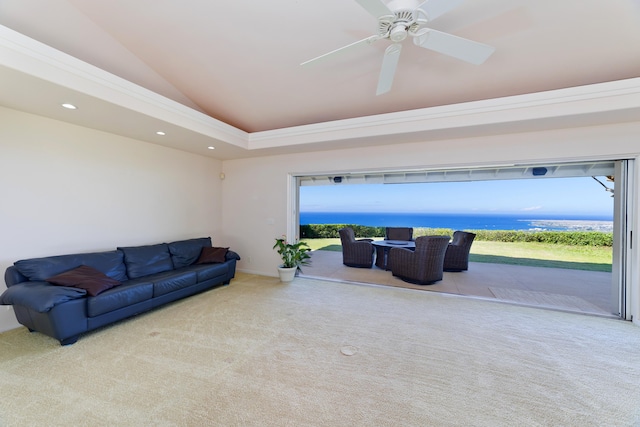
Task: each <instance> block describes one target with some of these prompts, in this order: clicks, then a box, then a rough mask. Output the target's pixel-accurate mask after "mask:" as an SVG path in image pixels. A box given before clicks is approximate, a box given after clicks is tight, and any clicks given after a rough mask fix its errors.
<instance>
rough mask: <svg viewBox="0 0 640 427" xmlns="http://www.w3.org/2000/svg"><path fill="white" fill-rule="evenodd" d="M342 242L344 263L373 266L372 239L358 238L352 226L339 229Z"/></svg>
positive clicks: (356, 265)
mask: <svg viewBox="0 0 640 427" xmlns="http://www.w3.org/2000/svg"><path fill="white" fill-rule="evenodd" d="M338 232H339V233H340V242H341V243H342V263H343V264H344V265H346V266H349V267H359V268H371V267H372V266H373V245H372V244H371V242H372V239H358V240H356V237H355V233H354V232H353V229H352V228H350V227H346V228H343V229H341V230H339V231H338Z"/></svg>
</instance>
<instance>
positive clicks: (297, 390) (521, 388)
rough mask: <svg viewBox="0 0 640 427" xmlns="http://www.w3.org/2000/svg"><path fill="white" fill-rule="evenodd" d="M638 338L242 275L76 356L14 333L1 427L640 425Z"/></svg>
mask: <svg viewBox="0 0 640 427" xmlns="http://www.w3.org/2000/svg"><path fill="white" fill-rule="evenodd" d="M639 385H640V328H638V327H637V326H635V325H632V324H630V323H628V322H623V321H620V320H613V319H605V318H599V317H589V316H584V315H578V314H570V313H563V312H556V311H546V310H542V309H535V308H528V307H518V306H509V305H505V304H500V303H494V302H489V301H480V300H472V299H465V298H464V297H457V296H449V295H443V294H435V293H429V292H421V291H414V290H406V289H397V288H391V287H375V286H364V285H353V284H345V283H338V282H326V281H320V280H312V279H301V278H297V279H296V280H295V281H294V282H293V283H291V284H288V285H285V284H281V283H279V282H278V281H277V279H274V278H265V277H259V276H252V275H246V274H240V275H239V276H238V278H237V279H234V280H233V281H232V284H231V285H230V286H228V287H224V288H219V289H216V290H212V291H209V292H206V293H204V294H200V295H198V296H195V297H192V298H188V299H185V300H182V301H180V302H177V303H174V304H172V305H169V306H167V307H164V308H161V309H159V310H156V311H153V312H151V313H147V314H144V315H141V316H138V317H136V318H133V319H130V320H128V321H124V322H121V323H119V324H117V325H115V326H112V327H108V328H104V329H101V330H99V331H97V332H94V333H90V334H87V335H85V336H83V337H81V338H80V340H79V341H78V342H77V343H76V344H74V345H71V346H68V347H61V346H59V345H58V343H57V342H56V341H54V340H52V339H50V338H47V337H45V336H43V335H40V334H38V333H33V334H30V333H28V332H27V331H26V329H24V328H21V329H18V330H14V331H9V332H7V333H4V334H0V389H1V390H2V397H0V425H2V426H26V425H65V426H68V425H74V426H76V425H90V426H114V425H131V426H142V425H160V426H163V425H166V426H201V425H213V426H604V425H606V426H633V425H640V386H639Z"/></svg>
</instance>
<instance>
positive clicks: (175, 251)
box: [169, 237, 211, 268]
mask: <svg viewBox="0 0 640 427" xmlns="http://www.w3.org/2000/svg"><path fill="white" fill-rule="evenodd" d="M210 247H211V237H200V238H197V239H189V240H178V241H176V242H171V243H169V253H170V254H171V260H172V261H173V268H181V267H186V266H188V265H191V264H193V263H194V262H196V260H197V259H198V257H199V256H200V253H201V252H202V248H210Z"/></svg>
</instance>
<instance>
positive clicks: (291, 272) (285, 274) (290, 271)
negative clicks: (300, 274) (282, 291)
mask: <svg viewBox="0 0 640 427" xmlns="http://www.w3.org/2000/svg"><path fill="white" fill-rule="evenodd" d="M297 269H298V268H297V267H291V268H286V267H278V274H279V275H280V281H281V282H282V283H289V282H291V281H293V278H294V277H296V270H297Z"/></svg>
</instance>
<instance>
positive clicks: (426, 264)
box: [389, 236, 451, 285]
mask: <svg viewBox="0 0 640 427" xmlns="http://www.w3.org/2000/svg"><path fill="white" fill-rule="evenodd" d="M450 239H451V238H450V237H449V236H421V237H418V238H416V249H415V251H411V250H409V249H405V248H392V249H391V251H389V263H390V265H391V273H392V274H393V275H394V276H396V277H399V278H400V279H402V280H404V281H405V282H409V283H415V284H417V285H430V284H432V283H434V282H437V281H439V280H442V276H443V267H444V253H445V252H446V250H447V245H448V244H449V240H450Z"/></svg>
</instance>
